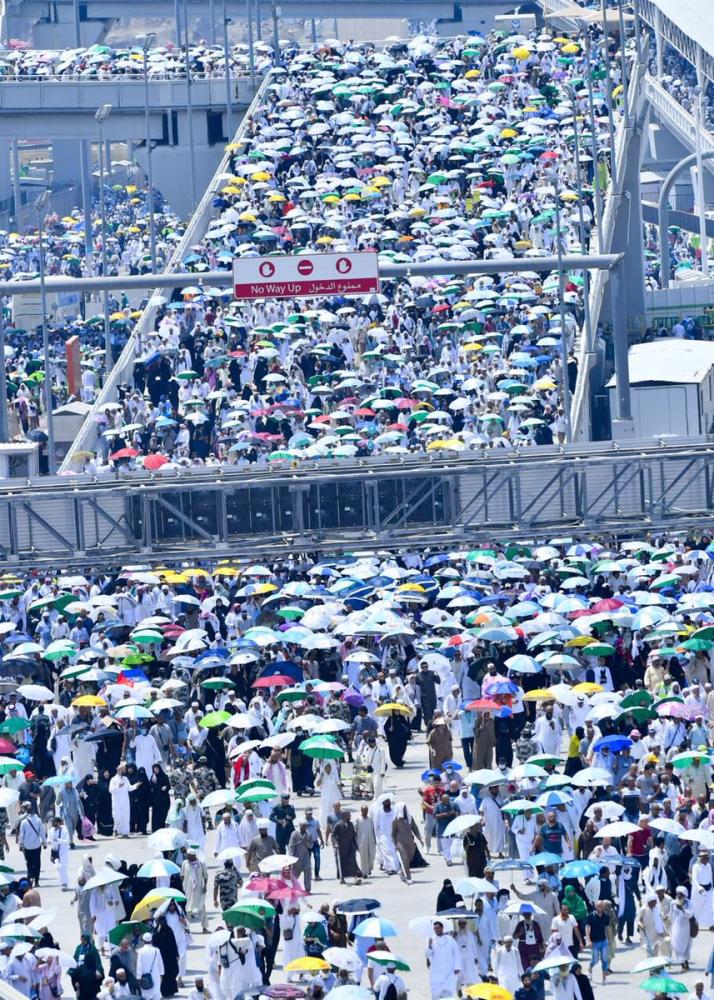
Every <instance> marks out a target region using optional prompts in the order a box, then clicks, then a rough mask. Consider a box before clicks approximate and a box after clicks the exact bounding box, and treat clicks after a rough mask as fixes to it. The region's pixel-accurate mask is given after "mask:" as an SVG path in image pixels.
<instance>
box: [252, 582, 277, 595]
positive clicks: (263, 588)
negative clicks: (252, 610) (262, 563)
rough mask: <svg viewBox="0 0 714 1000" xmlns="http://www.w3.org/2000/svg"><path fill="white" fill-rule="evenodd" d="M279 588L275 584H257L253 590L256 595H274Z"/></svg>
mask: <svg viewBox="0 0 714 1000" xmlns="http://www.w3.org/2000/svg"><path fill="white" fill-rule="evenodd" d="M277 589H278V588H277V587H276V586H275V584H274V583H257V584H256V585H255V588H254V590H253V593H254V594H272V593H273V591H274V590H277Z"/></svg>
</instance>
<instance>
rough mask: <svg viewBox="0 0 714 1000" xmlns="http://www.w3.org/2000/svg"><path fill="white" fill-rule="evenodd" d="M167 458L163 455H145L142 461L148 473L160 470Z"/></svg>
mask: <svg viewBox="0 0 714 1000" xmlns="http://www.w3.org/2000/svg"><path fill="white" fill-rule="evenodd" d="M167 462H168V458H166V456H165V455H147V456H146V458H145V459H144V468H145V469H149V471H150V472H154V471H155V470H156V469H160V468H161V466H162V465H166V463H167Z"/></svg>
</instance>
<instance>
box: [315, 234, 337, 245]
mask: <svg viewBox="0 0 714 1000" xmlns="http://www.w3.org/2000/svg"><path fill="white" fill-rule="evenodd" d="M315 242H316V243H320V244H321V245H322V246H327V245H329V244H330V243H334V242H335V238H334V236H318V238H317V239H316V240H315Z"/></svg>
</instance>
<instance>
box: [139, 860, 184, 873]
mask: <svg viewBox="0 0 714 1000" xmlns="http://www.w3.org/2000/svg"><path fill="white" fill-rule="evenodd" d="M180 871H181V869H180V868H179V866H178V865H175V864H174V863H173V861H167V860H166V858H152V859H151V861H145V862H144V864H143V865H142V866H141V868H140V869H139V870H138V872H137V873H136V874H137V875H139V876H140V877H141V878H164V876H166V875H178V873H179V872H180Z"/></svg>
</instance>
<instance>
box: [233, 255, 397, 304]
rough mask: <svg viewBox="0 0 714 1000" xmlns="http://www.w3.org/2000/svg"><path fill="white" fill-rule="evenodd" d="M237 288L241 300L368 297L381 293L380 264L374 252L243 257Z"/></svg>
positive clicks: (235, 280) (236, 266) (237, 271)
mask: <svg viewBox="0 0 714 1000" xmlns="http://www.w3.org/2000/svg"><path fill="white" fill-rule="evenodd" d="M233 285H234V292H235V297H236V298H237V299H293V298H307V297H310V296H313V295H366V294H369V293H370V292H378V291H379V264H378V258H377V254H376V253H372V252H369V253H318V254H300V255H294V256H289V257H288V256H286V257H239V258H237V259H236V260H234V261H233Z"/></svg>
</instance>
